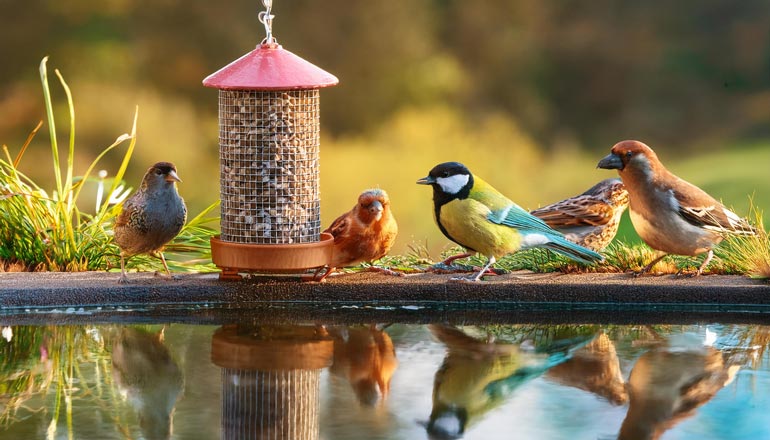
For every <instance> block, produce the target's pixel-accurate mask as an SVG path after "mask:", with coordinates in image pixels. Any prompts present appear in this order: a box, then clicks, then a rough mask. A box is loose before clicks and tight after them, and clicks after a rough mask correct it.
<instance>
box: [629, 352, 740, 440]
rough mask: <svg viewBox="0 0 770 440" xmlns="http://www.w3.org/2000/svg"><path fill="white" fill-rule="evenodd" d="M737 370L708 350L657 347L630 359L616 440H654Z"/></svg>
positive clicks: (714, 393) (707, 398)
mask: <svg viewBox="0 0 770 440" xmlns="http://www.w3.org/2000/svg"><path fill="white" fill-rule="evenodd" d="M739 369H740V366H738V365H731V364H729V363H728V362H726V359H725V356H724V355H723V354H722V352H720V351H719V350H716V349H715V348H713V347H709V346H695V347H681V346H679V347H678V346H669V345H665V346H661V347H657V348H654V349H652V350H651V351H648V352H647V353H645V354H643V355H642V356H641V357H639V359H638V360H637V361H636V364H635V365H634V368H633V370H631V375H630V377H629V379H628V393H629V395H630V405H629V408H628V413H627V415H626V418H625V419H624V420H623V424H622V426H621V428H620V435H619V436H618V439H619V440H646V439H657V438H660V436H661V435H662V434H663V433H664V432H665V431H666V430H668V429H670V428H671V427H673V426H674V425H676V424H677V423H679V422H681V421H682V420H684V419H686V418H688V417H692V416H693V415H694V414H695V410H696V408H698V407H699V406H701V405H704V404H705V403H707V402H708V401H709V400H711V399H712V398H713V397H714V396H715V395H716V393H717V392H718V391H719V390H721V389H722V388H723V387H725V386H726V385H728V384H729V383H730V382H732V381H733V379H734V377H735V375H736V373H737V372H738V370H739Z"/></svg>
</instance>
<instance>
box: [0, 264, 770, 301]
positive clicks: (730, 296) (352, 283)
mask: <svg viewBox="0 0 770 440" xmlns="http://www.w3.org/2000/svg"><path fill="white" fill-rule="evenodd" d="M130 275H131V276H130V278H131V280H132V283H131V284H127V285H125V284H118V283H117V279H118V276H119V274H117V273H105V272H79V273H77V272H76V273H61V272H53V273H52V272H43V273H27V272H24V273H2V274H0V308H1V309H12V308H29V307H80V306H114V305H159V304H202V303H205V304H218V305H237V304H242V303H261V302H270V303H283V302H289V303H294V302H297V303H311V304H330V303H355V304H379V305H389V304H390V305H401V304H406V303H408V304H421V303H442V304H459V305H469V304H474V303H486V302H493V303H494V302H500V303H543V304H552V303H567V304H609V305H613V304H614V305H650V304H694V305H708V304H722V305H751V306H765V305H767V306H770V283H768V282H766V281H757V280H752V279H749V278H746V277H741V276H720V275H709V276H702V277H698V278H676V277H673V276H671V275H664V276H648V277H642V278H633V277H632V276H630V275H628V274H570V275H563V274H534V273H529V272H526V273H515V274H507V275H500V276H497V277H490V278H489V279H488V280H487V281H483V282H479V283H467V282H455V281H449V279H450V278H451V276H450V275H438V274H415V275H409V276H404V277H394V276H388V275H383V274H377V273H351V274H342V275H339V276H334V277H330V278H329V279H327V281H326V282H323V283H314V282H299V281H297V280H296V279H294V278H284V279H276V278H267V277H253V278H252V279H249V280H244V281H238V282H231V281H220V280H218V278H217V275H216V274H185V275H177V276H175V278H174V279H169V278H167V277H160V276H154V275H153V274H149V273H139V274H136V273H135V274H130Z"/></svg>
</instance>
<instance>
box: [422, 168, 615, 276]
mask: <svg viewBox="0 0 770 440" xmlns="http://www.w3.org/2000/svg"><path fill="white" fill-rule="evenodd" d="M417 183H418V184H420V185H431V186H432V187H433V209H434V216H435V218H436V223H437V224H438V227H439V229H440V230H441V232H442V233H443V234H444V235H445V236H446V237H447V238H448V239H450V240H452V241H453V242H455V243H457V244H459V245H460V246H462V247H464V248H466V249H468V250H471V251H473V252H478V253H480V254H482V255H484V256H485V257H487V258H488V259H489V261H488V263H487V264H486V266H484V268H483V269H481V271H480V272H479V273H478V274H477V275H476V276H474V277H471V278H470V279H469V280H470V281H478V280H479V279H481V276H482V275H483V274H484V273H485V272H486V271H487V269H489V268H490V267H491V266H492V265H493V264H495V262H496V261H497V259H498V258H501V257H503V256H505V255H507V254H510V253H512V252H516V251H518V250H520V249H529V248H533V247H543V248H547V249H550V250H553V251H554V252H557V253H559V254H562V255H565V256H567V257H569V258H571V259H573V260H576V261H579V262H581V263H586V264H591V263H593V262H596V261H601V260H603V257H602V256H601V255H600V254H598V253H596V252H594V251H592V250H590V249H586V248H584V247H582V246H579V245H577V244H575V243H572V242H570V241H568V240H567V239H565V238H564V235H563V234H561V233H560V232H558V231H555V230H553V229H551V228H550V227H549V226H548V225H547V224H545V222H543V221H542V220H540V219H539V218H537V217H535V216H533V215H531V214H530V213H528V212H527V211H525V210H524V209H522V208H521V207H520V206H519V205H517V204H515V203H513V202H512V201H511V200H509V199H508V198H507V197H505V196H504V195H502V194H501V193H500V192H498V191H497V190H496V189H494V188H493V187H492V186H491V185H489V184H488V183H487V182H485V181H484V180H482V179H481V178H479V177H478V176H474V175H473V174H472V173H471V172H470V171H469V170H468V168H466V167H465V165H463V164H461V163H458V162H445V163H442V164H438V165H436V166H435V167H433V169H432V170H430V173H428V176H426V177H423V178H422V179H420V180H418V181H417Z"/></svg>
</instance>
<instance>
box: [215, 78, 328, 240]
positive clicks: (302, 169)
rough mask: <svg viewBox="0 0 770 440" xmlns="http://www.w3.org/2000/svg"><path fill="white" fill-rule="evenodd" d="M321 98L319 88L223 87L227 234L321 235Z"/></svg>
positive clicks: (223, 185)
mask: <svg viewBox="0 0 770 440" xmlns="http://www.w3.org/2000/svg"><path fill="white" fill-rule="evenodd" d="M318 98H319V93H318V89H311V90H286V91H257V90H220V91H219V146H220V148H219V155H220V157H219V159H220V180H221V187H220V196H221V201H222V206H221V213H222V217H221V228H222V235H221V239H222V240H223V241H227V242H231V243H257V244H278V243H280V244H291V243H309V242H317V241H319V239H320V233H321V210H320V205H321V200H320V194H319V145H320V141H319V129H320V124H319V117H318V110H319V108H318V102H319V99H318Z"/></svg>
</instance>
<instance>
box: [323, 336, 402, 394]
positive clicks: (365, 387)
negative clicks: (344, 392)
mask: <svg viewBox="0 0 770 440" xmlns="http://www.w3.org/2000/svg"><path fill="white" fill-rule="evenodd" d="M329 333H330V334H331V335H332V336H333V337H334V361H333V363H332V365H331V367H330V368H329V372H330V373H331V374H334V375H335V376H338V377H342V378H344V379H345V380H347V381H348V382H349V383H350V386H351V387H352V389H353V391H354V393H355V395H356V398H357V399H358V401H359V402H360V403H361V404H362V405H366V406H375V405H377V403H381V402H382V401H384V399H385V398H387V396H388V393H389V392H390V380H391V378H392V377H393V373H394V372H395V371H396V368H397V367H398V360H397V359H396V349H395V348H394V347H393V341H392V340H391V339H390V336H389V335H388V334H387V333H386V332H385V330H384V328H383V327H379V326H378V325H376V324H371V325H366V326H364V325H358V326H337V327H331V328H330V329H329Z"/></svg>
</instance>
